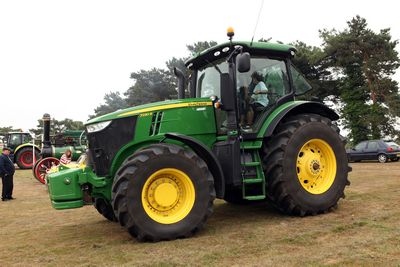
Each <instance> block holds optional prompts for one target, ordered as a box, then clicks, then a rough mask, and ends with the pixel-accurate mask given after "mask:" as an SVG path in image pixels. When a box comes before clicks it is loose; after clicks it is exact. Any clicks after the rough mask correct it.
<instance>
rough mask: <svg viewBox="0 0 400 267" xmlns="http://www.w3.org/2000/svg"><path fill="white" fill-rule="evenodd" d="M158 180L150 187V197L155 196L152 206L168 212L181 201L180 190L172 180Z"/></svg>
mask: <svg viewBox="0 0 400 267" xmlns="http://www.w3.org/2000/svg"><path fill="white" fill-rule="evenodd" d="M162 180H163V181H160V180H157V181H155V182H154V183H153V184H152V185H151V186H150V192H149V194H150V195H153V198H152V200H153V201H152V202H151V205H152V206H153V207H155V208H156V209H160V210H168V209H170V208H172V207H173V206H174V205H175V204H176V202H177V201H178V199H179V188H178V186H177V185H176V183H175V182H174V181H172V180H170V179H162Z"/></svg>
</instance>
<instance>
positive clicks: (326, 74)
mask: <svg viewBox="0 0 400 267" xmlns="http://www.w3.org/2000/svg"><path fill="white" fill-rule="evenodd" d="M291 45H293V46H294V47H296V50H297V52H296V56H295V57H294V58H293V63H294V64H295V66H296V67H297V68H298V69H299V70H300V72H301V73H302V74H303V75H304V77H305V78H306V79H307V80H308V81H309V82H310V84H311V86H312V88H313V90H312V91H310V92H309V93H307V95H306V96H305V98H306V99H310V98H311V96H313V97H317V98H318V99H319V100H328V99H329V100H332V101H334V102H335V101H337V100H338V98H339V95H340V93H339V90H338V81H337V79H336V78H335V77H334V76H333V75H332V72H331V70H330V69H329V64H328V60H327V55H326V53H325V52H324V51H323V50H322V49H321V48H319V47H316V46H309V45H307V44H305V43H304V42H301V41H296V42H294V43H292V44H291Z"/></svg>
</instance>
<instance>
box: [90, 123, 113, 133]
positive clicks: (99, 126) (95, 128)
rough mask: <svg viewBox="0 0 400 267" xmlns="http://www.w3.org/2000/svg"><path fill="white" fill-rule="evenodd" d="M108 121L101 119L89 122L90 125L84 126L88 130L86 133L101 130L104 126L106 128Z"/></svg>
mask: <svg viewBox="0 0 400 267" xmlns="http://www.w3.org/2000/svg"><path fill="white" fill-rule="evenodd" d="M110 123H111V121H102V122H98V123H94V124H90V125H87V126H86V130H87V131H88V133H94V132H98V131H101V130H103V129H104V128H106V127H107V126H108V125H109V124H110Z"/></svg>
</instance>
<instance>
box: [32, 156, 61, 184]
mask: <svg viewBox="0 0 400 267" xmlns="http://www.w3.org/2000/svg"><path fill="white" fill-rule="evenodd" d="M58 164H60V160H59V159H57V158H53V157H48V158H43V159H40V160H39V161H37V162H36V163H35V165H34V167H33V176H34V177H35V178H36V180H38V181H39V182H41V183H42V184H45V183H46V174H47V173H48V172H49V171H50V169H51V168H52V167H53V166H57V165H58Z"/></svg>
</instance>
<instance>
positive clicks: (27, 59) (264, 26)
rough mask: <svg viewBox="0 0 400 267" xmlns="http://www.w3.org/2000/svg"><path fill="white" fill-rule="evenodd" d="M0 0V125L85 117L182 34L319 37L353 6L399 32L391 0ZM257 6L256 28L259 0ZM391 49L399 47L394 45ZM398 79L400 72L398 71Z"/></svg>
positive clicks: (183, 39) (179, 44)
mask: <svg viewBox="0 0 400 267" xmlns="http://www.w3.org/2000/svg"><path fill="white" fill-rule="evenodd" d="M261 3H262V0H253V1H243V0H203V1H184V0H182V1H178V0H168V1H162V0H160V1H154V0H153V1H152V0H146V1H133V0H130V1H118V0H115V1H102V0H68V1H61V0H60V1H57V0H48V1H45V0H12V1H11V0H10V1H7V0H0V38H1V39H0V92H1V98H0V99H1V110H0V127H7V126H13V127H14V128H22V129H23V130H28V129H30V128H36V126H37V120H38V119H40V118H41V117H42V115H43V114H44V113H49V114H50V115H51V116H52V117H54V118H55V119H57V120H63V119H65V118H68V119H72V120H79V121H83V122H84V121H86V120H87V119H88V116H89V115H90V114H94V109H95V108H96V107H98V106H99V105H100V104H102V103H104V95H105V94H106V93H109V92H115V91H120V92H125V91H126V90H127V89H128V88H129V87H130V86H132V85H133V80H131V79H130V78H129V77H130V74H131V72H135V71H139V70H141V69H144V70H149V69H151V68H153V67H158V68H166V66H165V62H166V61H167V60H169V59H171V58H172V57H177V58H180V57H185V56H188V51H187V49H186V45H187V44H193V43H195V42H198V41H211V40H212V41H217V42H218V43H220V42H225V41H227V37H226V29H227V28H228V27H229V26H232V27H233V28H234V29H235V37H234V38H235V39H236V40H251V38H252V36H253V33H254V32H255V36H254V40H258V39H260V38H265V39H266V38H272V40H273V41H282V42H284V43H289V42H292V41H296V40H300V41H303V42H306V43H307V44H309V45H315V46H320V45H321V39H320V38H319V35H318V30H320V29H324V28H326V29H332V28H335V29H337V30H343V29H344V28H346V26H347V24H346V22H347V21H349V20H351V19H352V18H353V17H355V16H356V15H360V16H361V17H363V18H365V19H366V20H367V23H368V26H369V28H371V29H372V30H374V31H375V32H378V31H379V30H381V29H384V28H390V29H391V35H392V40H398V39H400V20H399V15H398V12H399V11H398V9H396V8H394V6H393V5H394V3H395V2H394V1H386V0H381V1H379V2H377V1H371V0H366V1H343V0H336V1H317V0H315V1H306V0H304V1H298V0H297V1H294V0H293V1H292V0H286V1H268V0H264V4H263V5H262V4H261ZM261 5H262V6H263V8H262V12H261V14H260V20H259V23H258V26H257V28H256V30H255V26H256V22H257V16H258V10H260V7H261ZM397 50H398V51H399V52H400V47H399V45H398V47H397ZM394 79H396V80H397V81H399V82H400V72H399V71H398V72H397V74H396V76H395V77H394Z"/></svg>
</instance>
